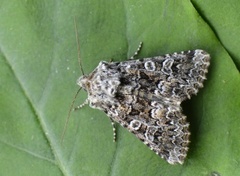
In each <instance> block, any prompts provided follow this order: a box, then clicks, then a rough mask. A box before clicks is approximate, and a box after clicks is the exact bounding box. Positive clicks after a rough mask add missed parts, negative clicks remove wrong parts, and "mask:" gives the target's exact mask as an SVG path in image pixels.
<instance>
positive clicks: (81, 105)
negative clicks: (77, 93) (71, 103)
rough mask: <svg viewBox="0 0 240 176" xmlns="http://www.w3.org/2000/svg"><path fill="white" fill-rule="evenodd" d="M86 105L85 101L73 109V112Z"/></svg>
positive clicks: (86, 101)
mask: <svg viewBox="0 0 240 176" xmlns="http://www.w3.org/2000/svg"><path fill="white" fill-rule="evenodd" d="M87 104H88V99H86V100H85V101H84V102H83V103H82V104H80V105H78V106H77V107H75V108H74V109H73V110H74V111H76V110H79V109H81V108H83V107H84V106H85V105H87Z"/></svg>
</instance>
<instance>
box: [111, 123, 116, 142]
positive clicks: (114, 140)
mask: <svg viewBox="0 0 240 176" xmlns="http://www.w3.org/2000/svg"><path fill="white" fill-rule="evenodd" d="M110 120H111V124H112V127H113V142H116V136H117V135H116V128H115V123H114V121H113V120H112V119H111V118H110Z"/></svg>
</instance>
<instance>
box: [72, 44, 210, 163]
mask: <svg viewBox="0 0 240 176" xmlns="http://www.w3.org/2000/svg"><path fill="white" fill-rule="evenodd" d="M140 48H141V45H140V46H139V48H138V50H137V52H136V53H135V55H134V56H136V55H137V54H138V52H139V51H140ZM134 56H133V57H131V59H130V60H127V61H122V62H106V61H102V62H100V63H99V65H98V66H97V67H96V68H95V69H94V70H93V71H92V72H91V73H90V74H88V75H85V74H83V75H82V76H81V77H80V78H79V79H78V80H77V84H78V85H79V86H80V87H81V88H83V89H84V90H85V91H86V92H87V94H88V97H87V99H86V100H85V102H84V103H83V104H82V105H80V106H78V107H77V108H76V109H79V108H82V107H83V106H84V105H86V104H89V106H90V107H92V108H95V109H99V110H102V111H104V112H105V113H106V114H107V116H108V117H109V118H110V120H111V121H112V124H113V125H114V123H115V122H117V123H119V124H120V125H121V126H122V127H124V128H126V129H127V130H128V131H130V132H131V133H133V134H134V135H135V136H136V137H137V138H138V139H140V140H141V141H142V142H143V143H144V144H146V145H147V146H148V147H149V148H150V149H151V150H153V151H154V152H155V153H156V154H157V155H159V156H160V157H161V158H163V159H165V160H166V161H167V162H168V163H170V164H177V163H179V164H183V162H184V159H185V158H186V156H187V151H188V144H189V136H190V132H189V123H188V122H187V121H186V116H185V115H184V114H183V113H182V109H181V103H182V101H184V100H186V99H190V98H191V96H192V95H193V94H197V92H198V90H199V88H202V87H203V81H204V80H206V74H207V72H208V67H209V65H210V55H209V54H208V53H207V52H206V51H204V50H201V49H196V50H189V51H182V52H179V53H173V54H166V55H164V56H155V57H149V58H143V59H137V60H134ZM81 88H80V89H81ZM73 103H74V102H73ZM113 129H114V140H115V128H113Z"/></svg>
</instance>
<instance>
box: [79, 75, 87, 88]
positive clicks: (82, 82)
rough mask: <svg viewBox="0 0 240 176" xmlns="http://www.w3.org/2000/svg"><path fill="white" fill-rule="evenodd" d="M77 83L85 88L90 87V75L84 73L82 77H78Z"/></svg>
mask: <svg viewBox="0 0 240 176" xmlns="http://www.w3.org/2000/svg"><path fill="white" fill-rule="evenodd" d="M77 85H79V86H80V87H82V88H83V89H84V90H88V89H89V87H90V82H89V78H88V76H86V75H83V76H81V77H80V78H78V80H77Z"/></svg>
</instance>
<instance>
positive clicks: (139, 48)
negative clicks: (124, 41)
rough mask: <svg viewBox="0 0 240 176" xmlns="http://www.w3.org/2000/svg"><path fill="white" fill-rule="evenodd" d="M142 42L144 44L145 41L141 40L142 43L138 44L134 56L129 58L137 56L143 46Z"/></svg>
mask: <svg viewBox="0 0 240 176" xmlns="http://www.w3.org/2000/svg"><path fill="white" fill-rule="evenodd" d="M142 44H143V42H140V44H139V45H138V49H137V51H136V52H135V53H134V55H133V56H132V57H130V58H129V60H132V59H134V57H136V56H137V55H138V53H139V52H140V50H141V48H142Z"/></svg>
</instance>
